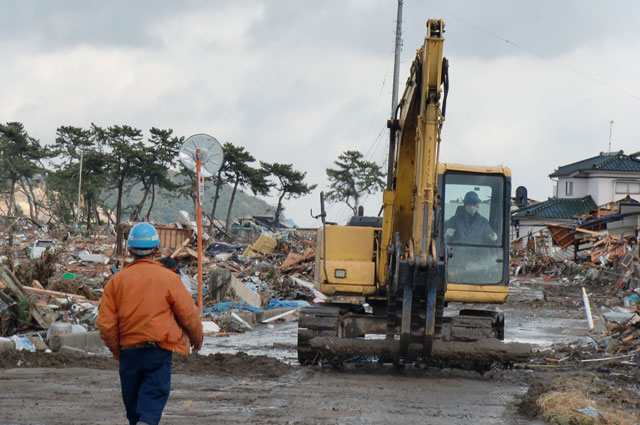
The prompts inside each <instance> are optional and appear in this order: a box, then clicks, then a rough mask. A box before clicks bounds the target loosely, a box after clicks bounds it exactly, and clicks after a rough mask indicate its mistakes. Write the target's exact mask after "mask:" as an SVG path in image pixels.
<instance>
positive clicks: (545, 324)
mask: <svg viewBox="0 0 640 425" xmlns="http://www.w3.org/2000/svg"><path fill="white" fill-rule="evenodd" d="M542 299H543V293H542V289H541V286H540V285H539V284H537V283H535V282H534V283H530V282H518V283H515V284H514V285H513V286H512V287H510V289H509V302H508V304H504V305H494V304H454V303H451V304H450V305H449V307H448V308H447V309H446V310H445V314H446V315H454V314H457V310H459V309H461V308H477V309H490V310H497V311H500V312H502V313H504V315H505V342H523V343H529V344H535V345H539V346H548V345H551V344H553V343H568V342H572V341H576V340H580V341H586V340H587V339H588V337H587V333H588V330H587V321H586V317H585V315H584V309H570V308H569V309H565V308H544V307H531V306H530V305H527V304H522V302H524V301H532V300H542ZM297 335H298V323H297V322H284V323H279V324H274V325H271V326H269V325H259V326H257V327H255V328H254V330H252V331H247V332H245V333H241V334H231V335H229V336H228V337H214V336H208V337H205V339H204V344H203V346H202V350H201V354H204V355H207V354H212V353H230V354H235V353H238V352H240V351H242V352H245V353H247V354H251V355H265V356H269V357H274V358H276V359H278V360H280V361H282V362H285V363H288V364H298V358H297V352H296V345H297ZM380 337H382V338H383V337H384V336H380Z"/></svg>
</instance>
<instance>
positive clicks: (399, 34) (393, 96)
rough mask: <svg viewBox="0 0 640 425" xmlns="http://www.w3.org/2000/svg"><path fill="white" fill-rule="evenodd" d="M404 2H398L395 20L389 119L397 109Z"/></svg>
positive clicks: (400, 0)
mask: <svg viewBox="0 0 640 425" xmlns="http://www.w3.org/2000/svg"><path fill="white" fill-rule="evenodd" d="M403 3H404V0H398V17H397V19H396V45H395V57H394V59H393V91H392V92H391V119H394V118H395V114H396V108H397V107H398V77H399V74H400V53H401V52H402V5H403Z"/></svg>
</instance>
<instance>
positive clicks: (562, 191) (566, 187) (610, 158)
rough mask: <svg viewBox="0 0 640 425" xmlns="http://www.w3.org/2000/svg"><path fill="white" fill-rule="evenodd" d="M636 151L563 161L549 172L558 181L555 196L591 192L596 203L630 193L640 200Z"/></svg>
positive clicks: (574, 196)
mask: <svg viewBox="0 0 640 425" xmlns="http://www.w3.org/2000/svg"><path fill="white" fill-rule="evenodd" d="M638 155H639V154H638V153H636V154H632V155H625V154H624V152H623V151H618V152H601V153H600V154H599V155H598V156H594V157H592V158H588V159H584V160H582V161H578V162H574V163H572V164H568V165H563V166H561V167H559V168H558V169H557V170H555V171H554V172H553V173H551V174H550V175H549V177H550V178H551V179H552V180H554V179H557V180H555V181H556V182H557V186H556V187H557V197H558V198H562V199H565V198H569V199H577V198H583V197H585V196H587V195H590V196H591V198H593V200H594V202H595V203H596V205H604V204H608V203H611V202H616V201H619V200H620V199H622V198H625V197H627V196H628V197H630V198H632V199H634V200H636V201H640V160H639V159H638V158H637V156H638Z"/></svg>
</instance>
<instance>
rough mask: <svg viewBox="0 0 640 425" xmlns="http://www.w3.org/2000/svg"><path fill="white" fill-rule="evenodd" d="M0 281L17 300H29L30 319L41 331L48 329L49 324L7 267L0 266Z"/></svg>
mask: <svg viewBox="0 0 640 425" xmlns="http://www.w3.org/2000/svg"><path fill="white" fill-rule="evenodd" d="M0 279H1V280H2V281H3V282H4V283H5V285H7V287H8V288H9V289H10V290H11V292H12V293H13V294H14V295H15V296H16V297H18V298H25V299H27V300H29V307H30V308H29V313H30V314H31V317H33V319H34V320H35V321H36V323H38V326H40V327H41V328H42V329H48V328H49V323H47V321H46V320H45V319H44V318H43V317H42V316H41V315H40V310H38V307H36V305H35V304H34V303H33V300H32V299H31V297H30V296H29V294H27V293H26V292H25V290H24V287H23V286H22V284H21V283H20V281H19V280H18V278H16V277H15V275H14V274H13V273H12V272H11V270H10V269H9V268H8V267H7V266H2V268H0Z"/></svg>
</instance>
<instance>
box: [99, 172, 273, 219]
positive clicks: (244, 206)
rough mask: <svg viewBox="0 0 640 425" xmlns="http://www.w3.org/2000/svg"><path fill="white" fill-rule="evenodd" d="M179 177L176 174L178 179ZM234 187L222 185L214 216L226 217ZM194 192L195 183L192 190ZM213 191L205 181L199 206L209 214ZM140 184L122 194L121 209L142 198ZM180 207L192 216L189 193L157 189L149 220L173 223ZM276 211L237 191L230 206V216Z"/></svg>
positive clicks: (209, 181)
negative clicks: (202, 199) (202, 197)
mask: <svg viewBox="0 0 640 425" xmlns="http://www.w3.org/2000/svg"><path fill="white" fill-rule="evenodd" d="M179 177H180V176H178V178H179ZM232 189H233V187H231V186H229V185H225V186H223V187H222V188H221V190H220V199H218V205H217V206H216V218H218V219H221V220H226V218H227V209H228V208H229V200H230V199H231V191H232ZM195 191H196V188H195V186H194V188H193V192H195ZM214 194H215V186H213V181H212V179H206V180H205V192H204V204H203V205H202V209H203V211H205V212H206V213H207V214H211V208H212V206H213V195H214ZM142 195H143V191H142V185H136V186H135V187H134V188H132V189H131V191H130V192H129V193H125V195H124V197H123V202H122V203H123V205H124V208H127V207H128V206H133V205H136V204H137V203H138V202H140V200H142ZM150 198H151V195H149V196H148V197H147V201H146V203H145V207H144V208H143V209H142V211H143V214H144V213H146V211H147V208H149V204H150V202H151V199H150ZM115 199H116V194H115V191H113V192H110V197H109V199H108V203H109V204H112V203H115ZM180 210H185V211H187V212H188V213H189V216H190V217H191V218H192V219H194V217H195V210H194V205H193V200H192V199H191V197H190V196H188V195H185V196H181V197H174V196H171V194H170V193H167V192H166V191H163V190H161V191H159V193H156V199H155V201H154V203H153V210H152V211H151V220H152V221H155V222H158V223H172V222H174V221H177V220H178V219H179V218H180ZM275 211H276V208H275V206H272V205H269V204H268V203H266V202H265V201H263V200H262V199H258V198H256V197H254V196H251V195H250V194H247V193H244V192H241V191H240V190H238V191H237V192H236V197H235V199H234V201H233V209H232V210H231V216H232V217H242V216H245V215H274V214H275ZM130 215H131V211H129V210H125V213H124V214H123V216H122V219H123V220H128V219H129V217H130Z"/></svg>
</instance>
